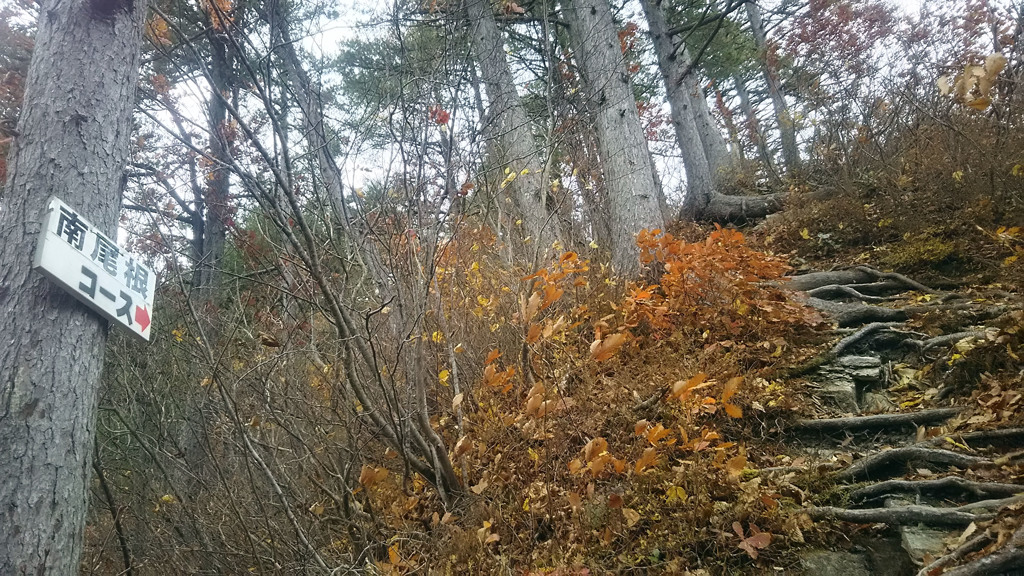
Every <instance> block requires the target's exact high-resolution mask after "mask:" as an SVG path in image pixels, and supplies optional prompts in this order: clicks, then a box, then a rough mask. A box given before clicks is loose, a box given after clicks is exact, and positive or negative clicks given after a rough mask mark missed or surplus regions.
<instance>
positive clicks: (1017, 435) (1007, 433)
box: [919, 428, 1024, 446]
mask: <svg viewBox="0 0 1024 576" xmlns="http://www.w3.org/2000/svg"><path fill="white" fill-rule="evenodd" d="M947 438H948V439H947ZM954 439H955V440H956V441H957V442H959V443H960V444H964V445H967V446H970V445H972V444H973V445H975V446H977V445H986V446H1019V445H1020V443H1021V442H1024V428H1000V429H997V430H979V431H977V432H967V433H965V434H945V435H942V436H937V437H935V438H931V439H929V440H926V441H924V442H922V443H920V444H919V445H922V444H923V445H926V446H945V445H948V444H950V443H951V441H952V440H954Z"/></svg>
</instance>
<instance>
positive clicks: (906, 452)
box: [835, 446, 991, 482]
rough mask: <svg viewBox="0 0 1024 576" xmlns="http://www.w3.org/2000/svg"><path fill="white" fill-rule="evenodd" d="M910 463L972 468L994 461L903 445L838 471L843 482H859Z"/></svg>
mask: <svg viewBox="0 0 1024 576" xmlns="http://www.w3.org/2000/svg"><path fill="white" fill-rule="evenodd" d="M908 462H928V463H930V464H943V465H946V466H956V467H958V468H968V467H970V466H976V465H978V464H986V463H990V462H991V461H990V460H988V459H987V458H982V457H980V456H971V455H968V454H960V453H958V452H952V451H950V450H941V449H938V448H925V447H922V446H903V447H901V448H893V449H892V450H885V451H883V452H878V453H875V454H872V455H871V456H868V457H866V458H862V459H860V460H858V461H857V462H855V463H854V464H853V465H852V466H850V467H849V468H847V469H846V470H843V471H842V472H838V473H836V476H835V477H836V480H839V481H840V482H859V481H861V480H871V479H873V478H885V477H888V476H892V474H888V473H887V471H889V470H891V469H893V468H902V467H903V466H905V465H906V464H907V463H908ZM901 471H902V470H901Z"/></svg>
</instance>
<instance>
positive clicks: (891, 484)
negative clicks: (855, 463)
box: [850, 476, 1024, 502]
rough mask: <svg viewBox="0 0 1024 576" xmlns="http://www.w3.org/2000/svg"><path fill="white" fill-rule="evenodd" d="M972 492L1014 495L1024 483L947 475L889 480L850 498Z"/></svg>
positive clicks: (854, 493)
mask: <svg viewBox="0 0 1024 576" xmlns="http://www.w3.org/2000/svg"><path fill="white" fill-rule="evenodd" d="M950 492H958V493H963V494H972V495H974V496H977V497H979V498H985V497H990V496H1012V495H1014V494H1020V493H1022V492H1024V484H1004V483H1000V482H972V481H970V480H966V479H964V478H961V477H959V476H946V477H945V478H938V479H935V480H888V481H886V482H879V483H878V484H872V485H870V486H865V487H864V488H860V489H858V490H854V491H853V492H850V500H853V501H855V502H862V501H864V500H871V499H874V498H879V497H882V496H885V495H888V494H894V493H911V494H923V493H950Z"/></svg>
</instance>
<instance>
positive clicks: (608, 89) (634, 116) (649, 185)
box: [568, 0, 665, 276]
mask: <svg viewBox="0 0 1024 576" xmlns="http://www.w3.org/2000/svg"><path fill="white" fill-rule="evenodd" d="M568 12H569V17H570V25H571V27H572V37H573V42H574V44H575V47H576V51H577V62H578V63H579V66H580V68H581V70H582V72H583V77H584V80H585V84H586V86H587V91H588V94H587V96H588V99H589V104H590V106H591V107H592V108H593V113H594V118H595V124H596V125H597V139H598V154H599V155H600V157H601V160H602V163H603V166H604V181H605V186H606V189H607V192H608V204H609V212H610V213H611V229H612V237H611V238H610V241H611V249H612V266H614V267H615V269H616V270H617V271H618V272H619V273H621V274H624V275H627V276H628V275H630V274H633V273H635V272H637V271H638V270H639V268H640V262H639V259H638V254H639V249H638V248H637V245H636V241H635V238H636V233H637V232H639V231H640V230H643V229H645V228H648V229H652V228H662V229H663V228H664V225H665V221H664V219H663V218H662V217H661V210H660V208H659V207H658V196H657V186H656V185H655V182H654V175H653V174H654V172H653V170H654V168H653V167H652V166H651V158H650V154H649V153H648V149H647V140H646V138H645V137H644V132H643V128H642V126H641V125H640V115H639V114H638V112H637V108H636V99H635V98H634V96H633V86H632V83H631V82H630V80H629V75H628V74H627V72H626V65H625V62H624V60H623V56H622V49H621V48H620V45H619V37H618V33H617V30H616V27H615V22H614V21H613V20H612V12H611V7H610V6H609V4H608V2H607V0H572V2H570V3H569V11H568Z"/></svg>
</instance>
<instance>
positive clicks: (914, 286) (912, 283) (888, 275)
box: [856, 266, 940, 294]
mask: <svg viewBox="0 0 1024 576" xmlns="http://www.w3.org/2000/svg"><path fill="white" fill-rule="evenodd" d="M856 270H860V271H861V272H864V273H865V274H870V275H873V276H874V278H875V279H876V280H892V281H894V282H899V283H900V284H903V285H904V286H906V287H908V288H910V289H911V290H917V291H918V292H924V293H925V294H940V292H939V291H938V290H932V289H931V288H929V287H927V286H925V285H924V284H921V283H920V282H917V281H916V280H911V279H910V278H907V277H906V276H904V275H903V274H897V273H895V272H882V271H880V270H876V269H874V268H872V267H870V266H857V268H856Z"/></svg>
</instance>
